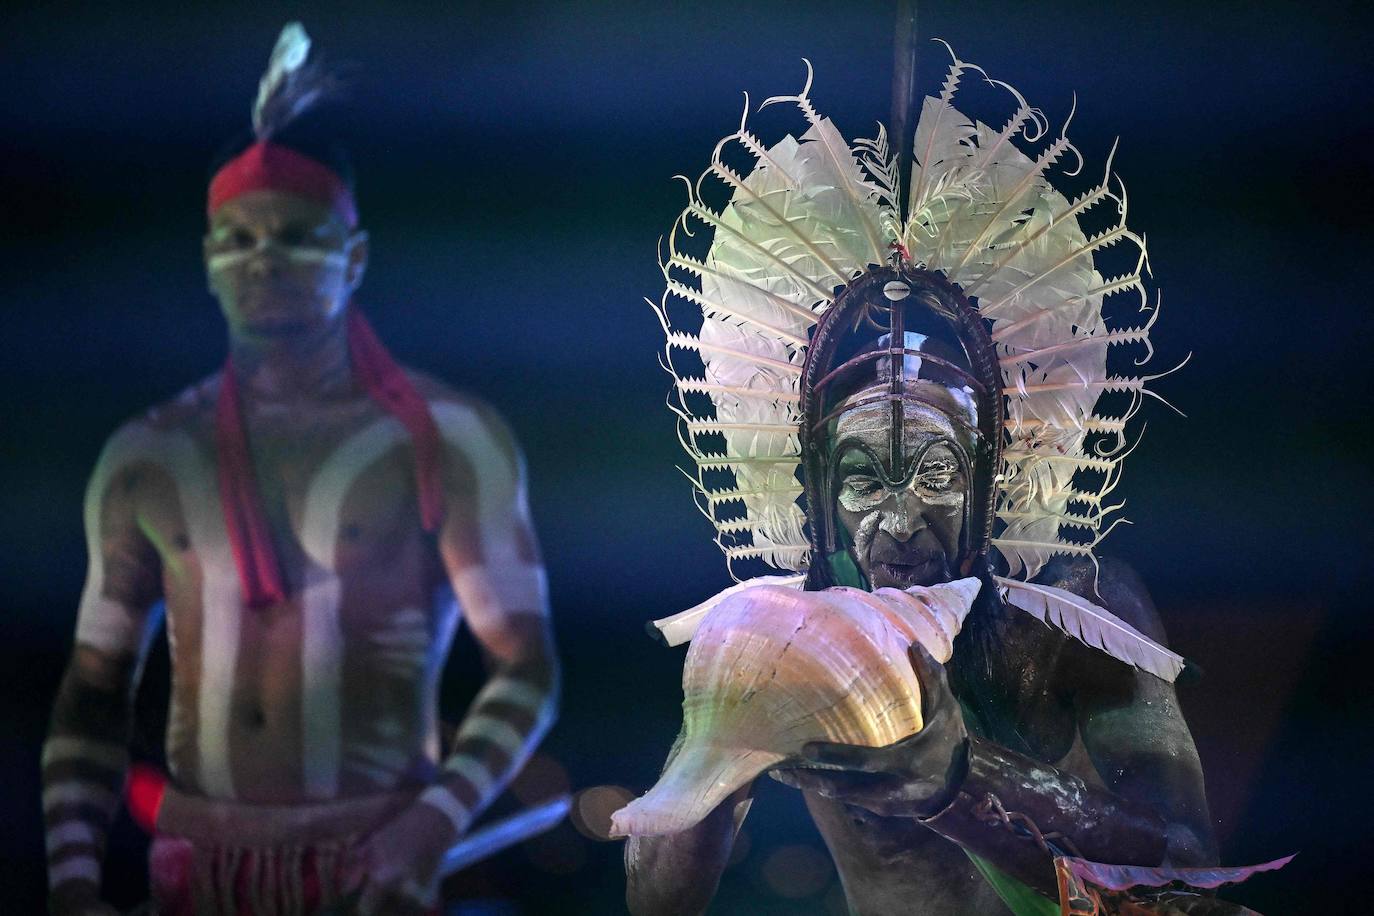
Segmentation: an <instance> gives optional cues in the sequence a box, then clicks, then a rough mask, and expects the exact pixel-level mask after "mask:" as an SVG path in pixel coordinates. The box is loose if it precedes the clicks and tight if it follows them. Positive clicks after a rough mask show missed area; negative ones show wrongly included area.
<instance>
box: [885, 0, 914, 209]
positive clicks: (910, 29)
mask: <svg viewBox="0 0 1374 916" xmlns="http://www.w3.org/2000/svg"><path fill="white" fill-rule="evenodd" d="M915 95H916V0H898V2H897V27H896V30H895V31H894V33H893V37H892V122H891V138H890V141H891V142H892V143H894V144H896V154H897V177H898V184H897V198H898V201H899V208H900V211H901V217H902V221H903V222H905V221H906V218H907V210H908V208H909V207H910V204H911V202H910V201H909V200H908V199H907V198H908V197H910V195H911V143H912V131H913V130H915V126H916V116H917V114H918V112H915V111H913V108H914V102H915Z"/></svg>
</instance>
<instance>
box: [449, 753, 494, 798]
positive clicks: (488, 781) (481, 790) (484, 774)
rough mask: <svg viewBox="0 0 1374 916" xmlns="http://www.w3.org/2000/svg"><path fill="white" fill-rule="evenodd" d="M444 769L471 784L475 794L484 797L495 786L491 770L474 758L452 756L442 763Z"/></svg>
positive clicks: (461, 755) (458, 755)
mask: <svg viewBox="0 0 1374 916" xmlns="http://www.w3.org/2000/svg"><path fill="white" fill-rule="evenodd" d="M444 769H445V770H447V771H448V772H450V773H457V774H458V775H459V776H461V777H463V778H464V779H466V780H467V781H468V782H469V783H471V784H472V787H473V789H475V790H476V791H477V794H478V795H480V796H482V797H483V798H485V797H486V795H487V793H488V792H490V791H491V789H492V787H493V786H494V785H495V780H494V779H493V778H492V775H491V770H489V769H487V765H486V764H485V763H483V762H482V761H480V760H478V759H477V758H475V757H472V756H470V755H468V754H454V755H453V756H451V757H449V759H448V760H446V761H444Z"/></svg>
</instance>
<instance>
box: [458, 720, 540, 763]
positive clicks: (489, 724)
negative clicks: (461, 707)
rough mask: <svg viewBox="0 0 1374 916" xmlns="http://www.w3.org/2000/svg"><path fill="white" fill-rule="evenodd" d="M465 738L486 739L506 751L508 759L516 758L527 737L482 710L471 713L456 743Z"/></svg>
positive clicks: (507, 723) (459, 732)
mask: <svg viewBox="0 0 1374 916" xmlns="http://www.w3.org/2000/svg"><path fill="white" fill-rule="evenodd" d="M465 738H485V739H486V740H487V741H490V742H491V743H492V744H495V745H496V746H497V747H499V748H500V749H501V750H502V751H504V752H505V753H506V756H508V757H515V756H516V755H517V754H518V753H519V752H520V750H521V748H523V747H524V745H525V736H524V734H523V733H521V731H520V730H519V729H517V728H516V727H515V726H513V725H511V724H510V723H509V722H506V721H504V720H503V719H498V718H496V717H494V716H491V715H488V714H486V713H484V712H482V711H480V710H478V711H476V712H474V713H469V715H468V718H467V721H465V722H464V723H463V727H462V728H461V729H459V731H458V737H457V738H456V739H455V740H454V743H455V744H456V743H458V742H459V741H462V740H464V739H465Z"/></svg>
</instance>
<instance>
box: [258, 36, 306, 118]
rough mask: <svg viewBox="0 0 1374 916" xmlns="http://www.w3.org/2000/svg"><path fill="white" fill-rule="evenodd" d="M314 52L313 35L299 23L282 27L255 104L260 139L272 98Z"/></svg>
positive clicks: (259, 84)
mask: <svg viewBox="0 0 1374 916" xmlns="http://www.w3.org/2000/svg"><path fill="white" fill-rule="evenodd" d="M309 55H310V36H309V35H307V34H305V27H304V26H302V25H301V24H300V23H299V22H288V23H287V24H286V25H284V26H283V27H282V30H281V35H279V36H278V37H277V44H276V46H275V47H273V48H272V56H271V57H270V58H269V59H268V61H267V72H266V73H264V74H263V75H262V79H261V80H259V81H258V97H257V99H256V100H255V101H254V103H253V131H254V133H256V134H257V135H258V137H259V138H260V139H264V137H263V128H264V124H263V111H264V110H265V109H266V108H267V104H268V103H269V102H270V101H271V100H272V97H273V96H275V95H276V94H277V93H279V92H280V91H281V90H282V88H283V87H284V86H285V85H286V83H287V81H288V80H289V79H290V77H291V75H292V74H293V73H295V72H297V71H298V70H300V68H301V67H302V66H304V64H305V59H306V57H308V56H309Z"/></svg>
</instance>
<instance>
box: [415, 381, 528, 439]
mask: <svg viewBox="0 0 1374 916" xmlns="http://www.w3.org/2000/svg"><path fill="white" fill-rule="evenodd" d="M405 373H406V376H407V377H408V378H409V379H410V382H411V384H412V385H414V386H415V390H416V391H417V392H418V393H419V395H420V396H421V397H422V398H424V399H425V401H426V402H427V403H428V404H429V409H430V413H431V414H432V415H433V417H434V422H435V424H436V425H437V426H438V427H439V431H440V432H441V433H442V434H443V437H444V438H445V439H446V440H448V441H449V443H450V444H452V445H456V446H462V445H464V444H466V443H468V442H470V441H471V440H474V439H478V440H495V442H496V443H497V444H498V445H499V446H500V447H501V448H502V450H503V451H508V452H513V451H514V450H515V437H514V434H513V433H512V432H511V430H510V426H509V425H507V423H506V420H505V418H504V417H502V416H501V414H500V413H499V412H498V411H497V410H496V408H494V407H492V406H491V404H489V403H487V401H485V400H484V399H483V398H481V397H478V396H477V395H475V394H472V393H471V392H468V391H463V390H460V389H458V388H455V387H453V386H452V385H450V384H448V383H447V382H444V381H442V380H440V379H437V378H435V377H434V376H432V375H430V374H429V373H427V372H421V371H419V370H416V369H411V368H408V367H406V368H405Z"/></svg>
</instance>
